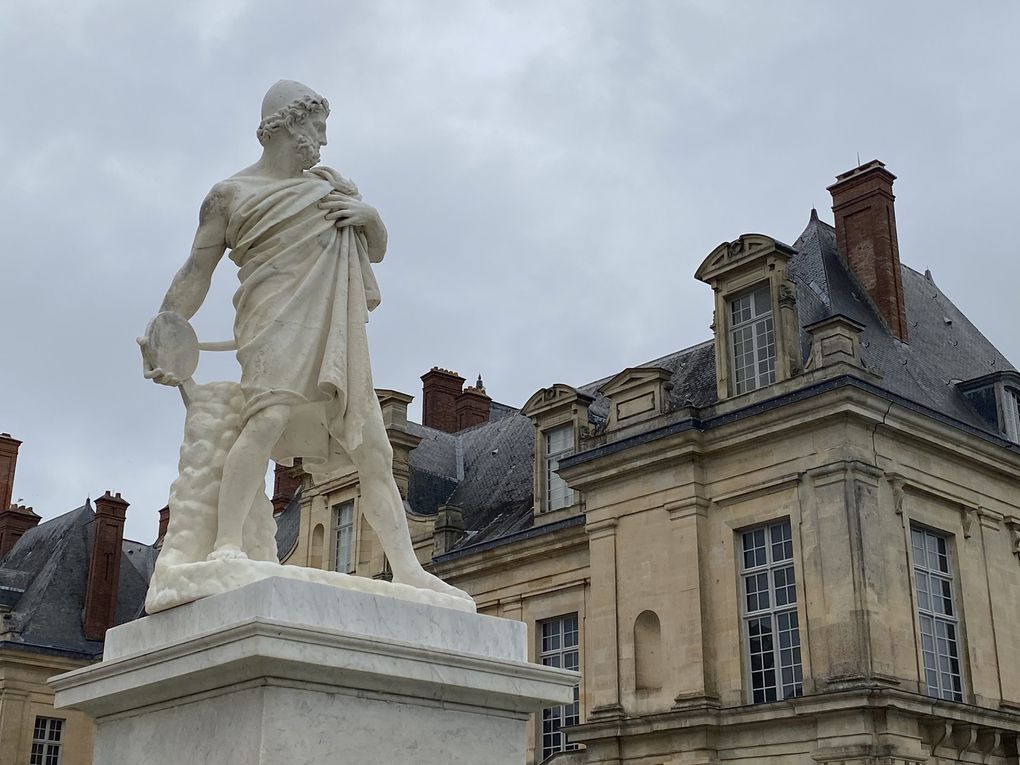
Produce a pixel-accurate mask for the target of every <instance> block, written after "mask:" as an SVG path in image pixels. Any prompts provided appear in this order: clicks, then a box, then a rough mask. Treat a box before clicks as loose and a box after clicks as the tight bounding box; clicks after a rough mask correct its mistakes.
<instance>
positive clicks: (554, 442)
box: [544, 425, 574, 510]
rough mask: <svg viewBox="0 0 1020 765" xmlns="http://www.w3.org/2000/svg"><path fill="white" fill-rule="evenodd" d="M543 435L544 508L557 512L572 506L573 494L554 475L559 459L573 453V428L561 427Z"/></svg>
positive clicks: (564, 482) (563, 482)
mask: <svg viewBox="0 0 1020 765" xmlns="http://www.w3.org/2000/svg"><path fill="white" fill-rule="evenodd" d="M544 435H545V508H546V509H547V510H559V509H560V508H561V507H570V506H571V505H572V504H574V492H573V491H572V490H571V489H570V487H569V486H567V482H566V481H564V480H563V479H562V478H560V477H559V475H558V474H557V473H556V469H557V468H558V467H559V466H560V457H563V456H565V455H567V454H570V453H571V452H572V451H574V426H573V425H561V426H560V427H558V428H553V429H552V430H549V431H546V433H545V434H544Z"/></svg>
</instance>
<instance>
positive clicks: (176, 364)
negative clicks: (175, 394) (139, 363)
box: [142, 311, 198, 382]
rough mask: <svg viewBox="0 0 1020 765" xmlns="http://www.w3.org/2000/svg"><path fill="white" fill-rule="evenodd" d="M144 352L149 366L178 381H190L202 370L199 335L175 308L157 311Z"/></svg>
mask: <svg viewBox="0 0 1020 765" xmlns="http://www.w3.org/2000/svg"><path fill="white" fill-rule="evenodd" d="M145 334H146V336H147V337H148V338H149V342H148V343H147V344H146V346H145V347H143V348H142V353H143V354H144V355H145V359H146V361H147V362H148V364H149V366H150V367H151V368H153V369H161V370H163V373H164V374H167V375H171V376H173V377H174V378H176V379H177V380H180V381H182V382H183V381H185V380H190V379H191V376H192V375H193V374H195V370H196V369H198V336H197V335H196V334H195V330H194V329H193V328H192V326H191V324H189V323H188V320H187V319H185V318H184V317H183V316H181V315H180V314H179V313H176V312H174V311H164V312H163V313H160V314H157V315H156V318H155V319H153V320H152V321H151V322H149V327H148V329H146V330H145Z"/></svg>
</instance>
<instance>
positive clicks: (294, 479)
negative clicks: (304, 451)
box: [273, 458, 305, 515]
mask: <svg viewBox="0 0 1020 765" xmlns="http://www.w3.org/2000/svg"><path fill="white" fill-rule="evenodd" d="M304 478H305V471H304V468H302V467H301V460H300V458H298V459H295V460H294V465H293V467H287V466H286V465H281V464H280V463H279V462H277V463H276V470H275V471H274V473H273V515H279V514H280V513H282V512H283V511H284V510H286V509H287V505H289V504H290V501H291V500H292V499H293V498H294V492H296V491H297V490H298V489H300V488H301V484H302V483H304Z"/></svg>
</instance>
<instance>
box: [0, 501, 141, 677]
mask: <svg viewBox="0 0 1020 765" xmlns="http://www.w3.org/2000/svg"><path fill="white" fill-rule="evenodd" d="M94 521H95V512H94V511H93V509H92V504H91V503H90V502H86V503H85V504H84V505H82V506H81V507H79V508H78V509H76V510H72V511H71V512H69V513H65V514H64V515H61V516H59V517H57V518H53V519H52V520H49V521H45V522H43V523H40V524H39V525H38V526H36V527H35V528H33V529H29V530H28V531H26V532H25V534H24V535H23V536H22V537H21V539H19V540H18V542H17V544H15V545H14V547H12V548H11V549H10V551H8V553H7V555H5V556H4V557H3V559H2V560H0V587H6V588H10V589H8V590H7V591H6V594H7V595H8V596H9V597H10V601H9V602H10V604H11V606H12V611H11V612H10V613H9V614H5V615H4V619H5V628H9V627H11V626H13V627H16V628H17V629H20V636H19V637H18V638H15V639H8V640H6V641H4V642H5V644H6V645H8V646H10V645H15V646H21V647H25V648H29V649H33V650H42V651H48V652H54V653H62V654H70V655H77V656H81V657H84V658H89V659H93V658H99V657H100V656H101V655H102V652H103V643H102V641H96V640H86V639H85V636H84V633H83V626H82V616H83V612H84V609H85V586H86V581H87V579H88V566H89V556H90V554H91V550H92V540H93V534H94V530H95V524H94ZM121 549H122V551H123V552H122V557H121V564H120V583H119V587H118V591H117V614H116V623H117V624H123V623H124V622H128V621H131V620H132V619H137V618H138V617H139V616H141V615H142V614H143V609H144V604H145V593H146V591H147V589H148V586H149V576H150V574H151V573H152V565H153V563H154V562H155V551H154V550H153V549H152V547H150V546H149V545H144V544H141V543H140V542H134V541H131V540H124V542H123V545H122V548H121ZM19 590H20V591H21V592H20V594H19V592H18V591H19Z"/></svg>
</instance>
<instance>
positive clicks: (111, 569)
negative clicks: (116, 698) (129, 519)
mask: <svg viewBox="0 0 1020 765" xmlns="http://www.w3.org/2000/svg"><path fill="white" fill-rule="evenodd" d="M127 509H128V503H127V501H125V500H124V499H122V498H121V496H120V492H117V493H116V494H111V493H110V492H109V491H107V492H106V493H105V494H104V495H103V496H101V497H100V498H99V499H97V500H96V520H95V527H94V528H93V534H92V555H91V558H90V559H89V575H88V583H87V584H86V587H85V625H84V626H85V630H84V631H85V639H86V640H102V639H103V638H104V637H106V631H107V630H108V629H109V628H110V627H112V626H113V625H114V624H115V623H116V619H117V589H118V585H119V583H120V559H121V556H122V554H123V549H124V519H125V516H126V514H127Z"/></svg>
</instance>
